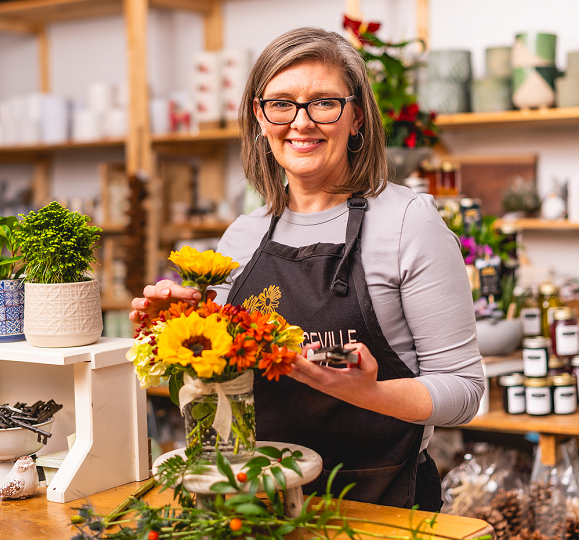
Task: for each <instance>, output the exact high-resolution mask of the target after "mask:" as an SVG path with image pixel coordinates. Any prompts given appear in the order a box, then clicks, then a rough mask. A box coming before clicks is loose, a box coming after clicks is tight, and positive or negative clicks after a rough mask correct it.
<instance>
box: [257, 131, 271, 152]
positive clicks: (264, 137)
mask: <svg viewBox="0 0 580 540" xmlns="http://www.w3.org/2000/svg"><path fill="white" fill-rule="evenodd" d="M260 136H262V139H263V140H264V145H266V144H268V146H269V142H268V137H266V135H263V134H262V133H258V134H257V135H256V138H255V139H254V144H256V143H257V142H258V137H260ZM271 153H272V149H270V150H268V151H267V152H264V154H271Z"/></svg>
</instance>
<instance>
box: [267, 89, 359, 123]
mask: <svg viewBox="0 0 580 540" xmlns="http://www.w3.org/2000/svg"><path fill="white" fill-rule="evenodd" d="M259 99H260V107H261V108H262V111H263V112H264V116H265V117H266V120H268V122H270V124H278V125H281V124H291V123H292V122H294V120H295V119H296V116H298V111H299V110H300V109H306V114H307V115H308V117H309V118H310V120H312V121H313V122H315V123H317V124H332V123H334V122H338V120H339V119H340V117H341V116H342V111H343V110H344V106H345V105H346V104H347V103H348V102H349V101H352V100H353V99H354V96H348V97H345V98H339V97H332V98H319V99H313V100H312V101H307V102H306V103H298V102H297V101H290V100H289V99H262V98H259Z"/></svg>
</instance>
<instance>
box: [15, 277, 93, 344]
mask: <svg viewBox="0 0 580 540" xmlns="http://www.w3.org/2000/svg"><path fill="white" fill-rule="evenodd" d="M24 290H25V302H24V335H25V336H26V340H27V341H28V342H29V343H30V344H31V345H32V346H34V347H78V346H81V345H89V344H91V343H94V342H95V341H97V339H99V337H100V336H101V333H102V331H103V317H102V313H101V296H100V287H99V282H98V281H97V280H95V279H93V280H91V281H82V282H79V283H56V284H45V283H26V284H25V286H24Z"/></svg>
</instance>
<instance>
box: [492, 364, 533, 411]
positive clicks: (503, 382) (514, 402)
mask: <svg viewBox="0 0 580 540" xmlns="http://www.w3.org/2000/svg"><path fill="white" fill-rule="evenodd" d="M498 382H499V385H500V386H501V393H502V399H503V410H504V411H505V412H506V413H508V414H522V413H525V412H526V389H525V387H524V376H523V375H522V374H521V373H512V374H511V375H502V376H501V377H499V379H498Z"/></svg>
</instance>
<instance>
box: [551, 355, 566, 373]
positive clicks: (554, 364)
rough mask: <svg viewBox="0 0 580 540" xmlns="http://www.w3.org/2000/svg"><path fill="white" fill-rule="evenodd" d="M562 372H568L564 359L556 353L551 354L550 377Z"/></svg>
mask: <svg viewBox="0 0 580 540" xmlns="http://www.w3.org/2000/svg"><path fill="white" fill-rule="evenodd" d="M562 373H566V365H565V364H564V359H563V358H560V357H559V356H555V355H552V356H550V359H549V360H548V377H553V376H554V375H561V374H562Z"/></svg>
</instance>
